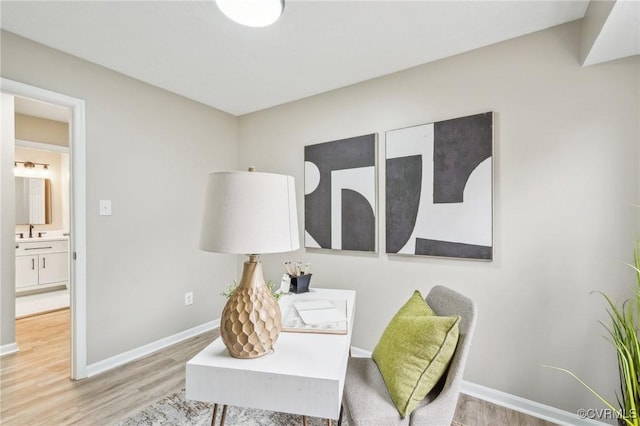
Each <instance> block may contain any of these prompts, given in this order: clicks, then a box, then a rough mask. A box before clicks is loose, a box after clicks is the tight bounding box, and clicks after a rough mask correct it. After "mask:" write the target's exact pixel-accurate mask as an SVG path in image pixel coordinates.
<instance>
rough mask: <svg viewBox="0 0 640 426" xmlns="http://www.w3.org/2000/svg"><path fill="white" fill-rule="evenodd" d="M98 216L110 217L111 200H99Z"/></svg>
mask: <svg viewBox="0 0 640 426" xmlns="http://www.w3.org/2000/svg"><path fill="white" fill-rule="evenodd" d="M100 216H111V200H100Z"/></svg>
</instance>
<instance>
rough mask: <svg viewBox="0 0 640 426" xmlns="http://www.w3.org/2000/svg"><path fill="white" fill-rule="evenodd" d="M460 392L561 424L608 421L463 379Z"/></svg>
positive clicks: (587, 423) (590, 423)
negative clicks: (579, 414)
mask: <svg viewBox="0 0 640 426" xmlns="http://www.w3.org/2000/svg"><path fill="white" fill-rule="evenodd" d="M460 392H462V393H464V394H467V395H470V396H473V397H475V398H478V399H482V400H483V401H488V402H491V403H493V404H496V405H499V406H501V407H506V408H509V409H511V410H515V411H519V412H521V413H525V414H528V415H530V416H533V417H537V418H539V419H543V420H547V421H550V422H553V423H557V424H559V425H563V426H564V425H566V426H580V425H591V426H593V425H599V426H600V425H606V426H608V425H609V424H608V423H603V422H599V421H597V420H593V419H583V418H581V417H579V416H578V415H577V414H576V413H571V412H569V411H564V410H561V409H559V408H555V407H551V406H550V405H545V404H541V403H539V402H535V401H531V400H530V399H525V398H522V397H519V396H516V395H512V394H510V393H506V392H502V391H499V390H495V389H491V388H488V387H486V386H482V385H477V384H475V383H471V382H467V381H465V380H463V381H462V386H461V388H460Z"/></svg>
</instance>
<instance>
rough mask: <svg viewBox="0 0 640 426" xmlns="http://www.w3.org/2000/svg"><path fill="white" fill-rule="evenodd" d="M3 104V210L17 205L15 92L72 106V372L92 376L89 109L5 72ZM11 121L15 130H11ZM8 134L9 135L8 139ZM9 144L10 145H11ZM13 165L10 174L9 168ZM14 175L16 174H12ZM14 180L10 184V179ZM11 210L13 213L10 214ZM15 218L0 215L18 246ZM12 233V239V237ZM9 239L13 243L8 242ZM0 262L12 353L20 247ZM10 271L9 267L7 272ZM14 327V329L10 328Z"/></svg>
mask: <svg viewBox="0 0 640 426" xmlns="http://www.w3.org/2000/svg"><path fill="white" fill-rule="evenodd" d="M1 82H2V85H1V92H2V105H3V127H5V130H3V141H2V144H3V150H2V156H0V161H1V162H2V164H1V168H2V169H4V170H3V172H2V179H3V183H2V191H1V193H0V195H1V196H2V203H3V205H4V206H5V207H7V208H3V210H5V211H7V212H10V211H14V209H15V204H14V203H15V188H14V186H13V185H14V180H15V178H14V176H13V166H14V156H15V154H14V153H13V150H14V149H15V146H14V145H15V133H14V131H13V130H14V128H15V125H14V124H15V123H13V117H14V110H15V98H16V97H18V98H27V99H31V100H35V101H39V102H44V103H48V104H52V105H57V106H60V107H63V108H67V109H68V112H69V114H68V115H69V147H68V150H69V168H68V169H69V171H70V179H69V180H70V185H69V187H70V191H69V205H70V208H69V282H70V288H71V294H70V307H71V333H70V334H71V360H70V371H71V373H70V375H71V378H72V379H82V378H85V377H87V353H86V352H87V350H86V183H85V182H86V165H85V115H84V101H82V100H80V99H77V98H73V97H70V96H67V95H63V94H60V93H56V92H52V91H49V90H46V89H42V88H38V87H35V86H31V85H27V84H23V83H20V82H16V81H13V80H9V79H5V78H2V80H1ZM8 123H10V124H11V127H12V129H11V131H10V132H9V131H7V130H6V128H7V127H9V126H8V125H7V124H8ZM5 139H7V140H6V141H5ZM7 145H11V146H10V149H9V147H7ZM8 168H10V169H11V174H10V175H9V173H7V169H8ZM9 176H11V177H9ZM9 179H10V180H11V184H10V185H9V183H8V182H5V180H9ZM9 207H10V208H9ZM7 216H8V215H7ZM15 223H16V222H15V218H14V217H13V215H11V220H7V217H6V216H3V217H2V218H1V223H0V235H1V236H2V247H3V248H5V247H15ZM9 238H11V240H9ZM9 242H10V243H11V245H10V246H9ZM0 262H1V264H2V265H3V268H2V269H3V272H2V284H1V286H0V292H1V294H0V296H1V297H0V299H3V300H4V301H6V300H7V299H10V302H11V303H13V307H12V308H11V309H7V306H10V305H7V304H6V303H5V302H4V301H3V313H2V314H1V315H2V318H0V320H1V321H2V322H3V323H4V325H3V328H1V329H0V333H1V334H2V335H0V338H1V340H0V349H2V353H1V354H0V355H2V354H5V353H10V352H7V351H6V350H5V349H6V348H9V350H11V348H12V347H15V350H19V348H18V347H17V345H15V343H13V346H12V344H10V343H9V344H7V343H6V340H7V339H6V337H5V336H4V335H11V336H13V338H14V339H15V294H16V292H15V277H16V273H15V250H14V251H13V253H10V252H9V250H2V251H0ZM5 271H6V272H5ZM7 323H9V324H10V325H12V326H13V327H12V330H11V329H9V332H7V327H6V324H7ZM11 331H13V332H12V333H11Z"/></svg>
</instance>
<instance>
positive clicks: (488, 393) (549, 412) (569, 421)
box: [351, 346, 609, 426]
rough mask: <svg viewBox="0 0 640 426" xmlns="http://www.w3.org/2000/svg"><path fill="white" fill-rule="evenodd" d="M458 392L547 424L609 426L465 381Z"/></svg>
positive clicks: (364, 354)
mask: <svg viewBox="0 0 640 426" xmlns="http://www.w3.org/2000/svg"><path fill="white" fill-rule="evenodd" d="M351 356H354V357H359V358H368V357H370V356H371V352H369V351H367V350H364V349H360V348H356V347H354V346H352V347H351ZM460 392H462V393H464V394H466V395H469V396H473V397H474V398H478V399H481V400H483V401H487V402H491V403H492V404H496V405H499V406H501V407H505V408H509V409H510V410H514V411H519V412H521V413H525V414H528V415H530V416H533V417H537V418H539V419H543V420H547V421H549V422H552V423H556V424H558V425H562V426H565V425H566V426H582V425H585V426H586V425H589V426H594V425H598V426H602V425H604V426H609V424H608V423H602V422H599V421H596V420H592V419H583V418H581V417H579V416H578V415H577V414H575V413H570V412H568V411H564V410H561V409H559V408H555V407H551V406H549V405H544V404H540V403H539V402H535V401H531V400H529V399H525V398H522V397H519V396H516V395H512V394H510V393H506V392H502V391H499V390H495V389H491V388H488V387H486V386H482V385H477V384H475V383H471V382H467V381H466V380H463V381H462V385H461V387H460Z"/></svg>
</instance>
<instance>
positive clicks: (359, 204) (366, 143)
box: [304, 134, 377, 252]
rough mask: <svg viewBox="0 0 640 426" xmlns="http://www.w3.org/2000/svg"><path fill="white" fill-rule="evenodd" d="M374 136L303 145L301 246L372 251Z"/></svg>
mask: <svg viewBox="0 0 640 426" xmlns="http://www.w3.org/2000/svg"><path fill="white" fill-rule="evenodd" d="M376 140H377V137H376V134H369V135H364V136H358V137H353V138H348V139H341V140H336V141H331V142H325V143H319V144H315V145H307V146H305V148H304V189H305V196H304V226H305V233H304V244H305V247H309V248H324V249H334V250H354V251H363V252H376V247H377V235H376V229H377V226H376V212H377V185H376V181H377V177H376V176H377V175H376V145H377V143H376Z"/></svg>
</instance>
